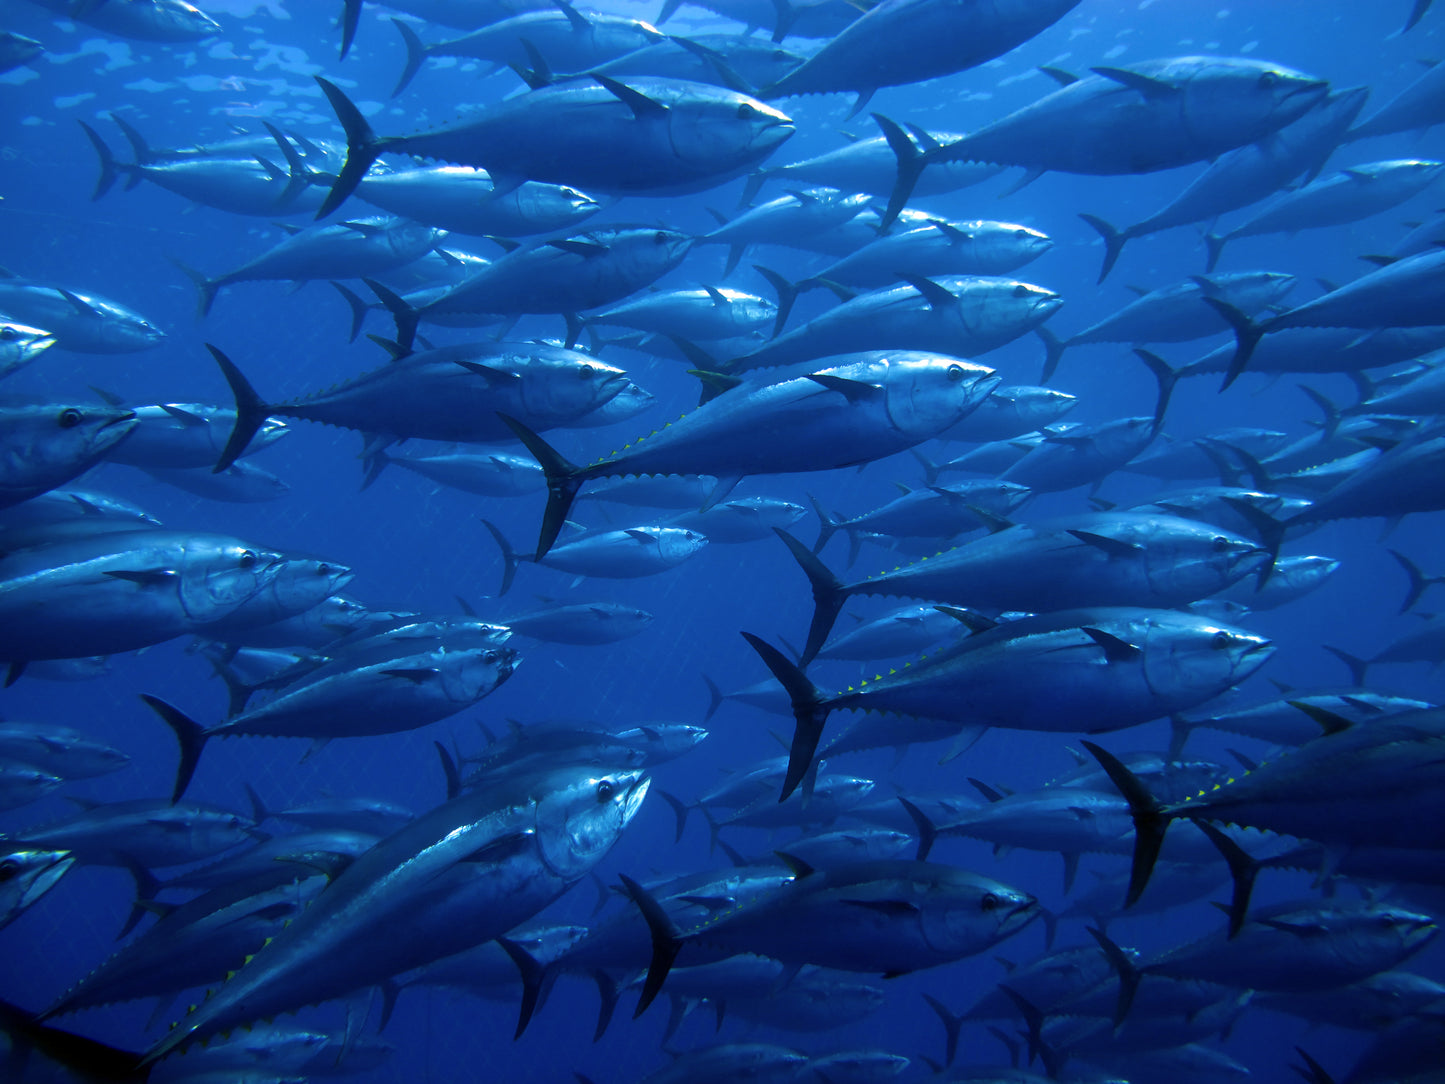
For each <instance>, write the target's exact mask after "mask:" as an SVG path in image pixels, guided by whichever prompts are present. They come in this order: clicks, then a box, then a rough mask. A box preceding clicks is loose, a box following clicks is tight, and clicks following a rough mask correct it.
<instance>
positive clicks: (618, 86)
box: [592, 72, 667, 120]
mask: <svg viewBox="0 0 1445 1084" xmlns="http://www.w3.org/2000/svg"><path fill="white" fill-rule="evenodd" d="M592 78H593V79H595V80H596V81H597V82H598V83H600V84H601V85H602V86H603V87H605V88H606V89H607V91H608V92H609V93H610V94H611V95H612V96H613V97H614V98H616V99H617V100H618V101H619V102H621V103H622V104H623V105H625V106H627V108H628V109H631V110H632V115H633V116H634V117H636V118H637V119H638V120H648V119H649V118H658V117H665V116H666V115H667V106H665V105H663V104H662V103H661V102H659V101H654V100H653V99H652V98H649V97H648V96H647V95H646V94H643V93H642V91H640V90H634V89H632V87H629V86H628V85H627V84H626V83H619V82H618V81H617V80H616V79H613V78H611V77H610V76H606V75H602V74H600V73H598V72H593V73H592Z"/></svg>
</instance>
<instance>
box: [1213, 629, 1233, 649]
mask: <svg viewBox="0 0 1445 1084" xmlns="http://www.w3.org/2000/svg"><path fill="white" fill-rule="evenodd" d="M1232 639H1233V637H1232V636H1230V635H1229V633H1227V632H1216V633H1215V634H1214V638H1213V639H1212V640H1210V641H1209V646H1210V647H1212V648H1214V650H1215V651H1223V650H1224V649H1225V648H1226V647H1228V646H1229V644H1230V641H1231V640H1232Z"/></svg>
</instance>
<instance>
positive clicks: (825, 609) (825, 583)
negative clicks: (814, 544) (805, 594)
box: [773, 527, 848, 666]
mask: <svg viewBox="0 0 1445 1084" xmlns="http://www.w3.org/2000/svg"><path fill="white" fill-rule="evenodd" d="M773 533H774V534H775V535H777V536H778V537H779V538H781V539H782V540H783V544H784V545H786V546H787V547H788V552H790V553H791V554H792V555H793V559H794V560H795V561H797V562H798V564H799V566H801V567H802V569H803V573H804V575H806V576H807V577H808V582H809V583H810V584H811V585H812V587H813V623H812V625H810V626H809V628H808V642H807V643H806V644H805V645H804V646H803V655H802V658H800V659H799V660H798V661H799V662H800V663H801V664H802V665H803V666H807V665H808V663H810V662H812V661H813V659H814V658H815V657H816V656H817V654H818V652H819V651H821V650H822V648H823V643H824V641H826V640H827V639H828V633H830V632H831V631H833V622H835V621H837V620H838V614H839V612H841V611H842V609H843V603H844V602H845V601H846V600H847V598H848V589H847V588H846V587H845V586H844V585H843V582H842V581H841V580H839V579H838V577H837V576H835V575H833V573H832V572H830V571H829V570H828V567H827V566H826V565H824V564H823V562H822V561H820V560H818V558H817V557H816V556H815V555H814V554H813V552H812V551H811V550H810V549H808V547H807V546H805V545H803V543H801V542H799V541H798V540H797V539H796V538H794V537H793V536H792V535H790V534H789V533H788V532H787V531H785V530H783V529H782V528H781V527H774V528H773Z"/></svg>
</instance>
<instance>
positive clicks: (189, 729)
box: [140, 693, 207, 802]
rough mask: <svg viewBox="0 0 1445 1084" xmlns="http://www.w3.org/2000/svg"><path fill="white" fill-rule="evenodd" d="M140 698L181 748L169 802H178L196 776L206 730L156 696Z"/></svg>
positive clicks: (142, 694) (145, 695)
mask: <svg viewBox="0 0 1445 1084" xmlns="http://www.w3.org/2000/svg"><path fill="white" fill-rule="evenodd" d="M140 698H141V699H142V700H144V701H145V703H146V706H147V707H148V708H150V709H151V711H153V712H155V713H156V714H157V715H159V716H160V717H161V719H162V720H164V721H165V724H166V725H167V726H169V727H170V728H171V729H172V730H174V731H175V733H176V742H177V744H179V745H180V747H181V759H180V763H179V764H177V765H176V785H175V787H174V788H172V790H171V801H173V802H178V801H180V799H181V795H183V794H185V793H186V788H187V787H188V786H190V785H191V777H192V776H193V775H195V774H196V765H198V764H199V763H200V762H201V750H202V749H204V748H205V745H206V737H207V735H206V728H205V727H203V726H201V724H200V723H198V722H196V721H195V720H194V719H192V718H191V717H190V716H189V715H187V714H186V713H185V712H183V711H181V710H180V709H179V708H175V707H172V706H171V705H170V704H167V703H166V702H165V701H164V700H162V699H161V698H160V697H158V696H151V695H149V694H148V693H141V696H140Z"/></svg>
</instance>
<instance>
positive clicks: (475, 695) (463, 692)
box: [437, 644, 521, 706]
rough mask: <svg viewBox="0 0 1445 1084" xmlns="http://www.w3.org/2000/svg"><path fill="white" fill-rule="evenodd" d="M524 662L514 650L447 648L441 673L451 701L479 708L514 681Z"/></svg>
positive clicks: (441, 654)
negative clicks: (513, 674) (518, 669)
mask: <svg viewBox="0 0 1445 1084" xmlns="http://www.w3.org/2000/svg"><path fill="white" fill-rule="evenodd" d="M520 660H521V656H520V655H519V654H518V653H517V652H516V651H514V650H512V649H511V648H510V647H498V646H497V645H495V644H485V645H483V646H478V647H465V648H458V647H455V646H452V645H447V646H444V647H443V648H442V649H441V651H440V652H439V658H438V660H437V663H438V665H437V669H438V670H439V671H440V672H441V679H442V688H443V689H444V690H445V692H446V694H447V697H448V699H450V700H451V701H453V702H454V703H456V704H460V705H462V706H466V705H469V704H475V703H476V702H477V701H478V700H480V699H481V698H482V697H484V696H486V695H487V694H488V693H490V692H491V691H492V690H493V689H495V688H496V687H497V686H498V685H500V684H501V683H502V682H504V681H506V680H507V679H508V678H509V677H511V676H512V671H513V670H515V669H516V668H517V665H518V663H519V662H520Z"/></svg>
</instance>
